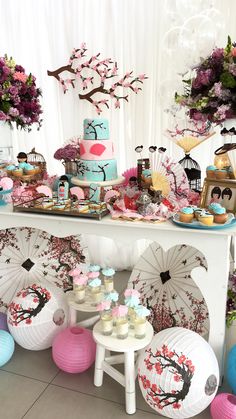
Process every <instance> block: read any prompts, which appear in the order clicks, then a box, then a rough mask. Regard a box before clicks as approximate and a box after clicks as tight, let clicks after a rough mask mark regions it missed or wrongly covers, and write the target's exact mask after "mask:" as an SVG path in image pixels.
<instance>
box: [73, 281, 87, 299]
mask: <svg viewBox="0 0 236 419" xmlns="http://www.w3.org/2000/svg"><path fill="white" fill-rule="evenodd" d="M85 289H86V286H85V285H78V284H76V287H74V293H75V302H76V303H78V304H82V303H84V302H85Z"/></svg>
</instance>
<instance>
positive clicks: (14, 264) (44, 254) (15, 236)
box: [0, 227, 87, 311]
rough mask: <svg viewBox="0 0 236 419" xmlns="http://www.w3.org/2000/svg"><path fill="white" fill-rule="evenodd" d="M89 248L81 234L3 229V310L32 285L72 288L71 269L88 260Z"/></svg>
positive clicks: (0, 234) (0, 298) (0, 282)
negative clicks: (58, 234)
mask: <svg viewBox="0 0 236 419" xmlns="http://www.w3.org/2000/svg"><path fill="white" fill-rule="evenodd" d="M86 259H87V249H86V247H85V245H84V244H83V240H82V238H81V236H69V237H65V238H58V237H55V236H52V235H50V234H48V233H46V232H45V231H41V230H38V229H34V228H26V227H21V228H10V229H6V230H1V231H0V311H6V309H7V306H8V304H9V303H10V302H11V301H12V298H13V296H14V295H15V294H16V293H17V292H18V291H19V290H21V289H22V288H24V287H26V286H27V285H29V284H32V283H35V282H37V283H38V284H40V283H41V282H42V283H43V284H44V285H45V284H54V285H56V286H57V287H58V288H61V289H62V290H64V291H66V290H67V289H71V283H70V277H69V275H68V272H69V271H70V270H71V269H72V268H74V267H75V266H76V265H77V264H79V263H81V262H85V260H86Z"/></svg>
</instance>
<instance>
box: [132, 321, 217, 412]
mask: <svg viewBox="0 0 236 419" xmlns="http://www.w3.org/2000/svg"><path fill="white" fill-rule="evenodd" d="M138 379H139V385H140V388H141V391H142V394H143V397H144V398H145V400H146V402H147V403H148V404H149V406H151V407H152V408H153V409H154V410H156V411H157V412H158V413H160V414H162V415H163V416H166V417H168V418H181V419H183V418H190V417H192V416H195V415H197V414H199V413H200V412H202V411H203V410H204V409H205V408H206V407H207V406H208V405H209V404H210V403H211V401H212V400H213V399H214V397H215V394H216V391H217V388H218V383H219V367H218V363H217V359H216V357H215V354H214V352H213V350H212V348H211V347H210V345H209V344H208V343H207V342H206V341H205V340H204V339H203V338H202V337H201V336H200V335H198V334H197V333H195V332H192V331H191V330H188V329H184V328H182V327H173V328H170V329H166V330H162V331H161V332H159V333H157V334H156V335H155V337H154V338H153V340H152V342H151V344H150V345H149V347H147V348H146V349H144V350H143V352H142V353H141V355H140V357H139V360H138Z"/></svg>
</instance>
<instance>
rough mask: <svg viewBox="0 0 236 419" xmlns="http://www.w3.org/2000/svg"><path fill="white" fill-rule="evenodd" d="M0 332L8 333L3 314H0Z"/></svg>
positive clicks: (5, 316) (5, 317)
mask: <svg viewBox="0 0 236 419" xmlns="http://www.w3.org/2000/svg"><path fill="white" fill-rule="evenodd" d="M0 330H6V332H9V329H8V325H7V315H6V314H5V313H0Z"/></svg>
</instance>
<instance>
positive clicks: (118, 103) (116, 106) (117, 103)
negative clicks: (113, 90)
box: [115, 100, 120, 108]
mask: <svg viewBox="0 0 236 419" xmlns="http://www.w3.org/2000/svg"><path fill="white" fill-rule="evenodd" d="M115 108H120V102H119V100H116V102H115Z"/></svg>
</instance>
